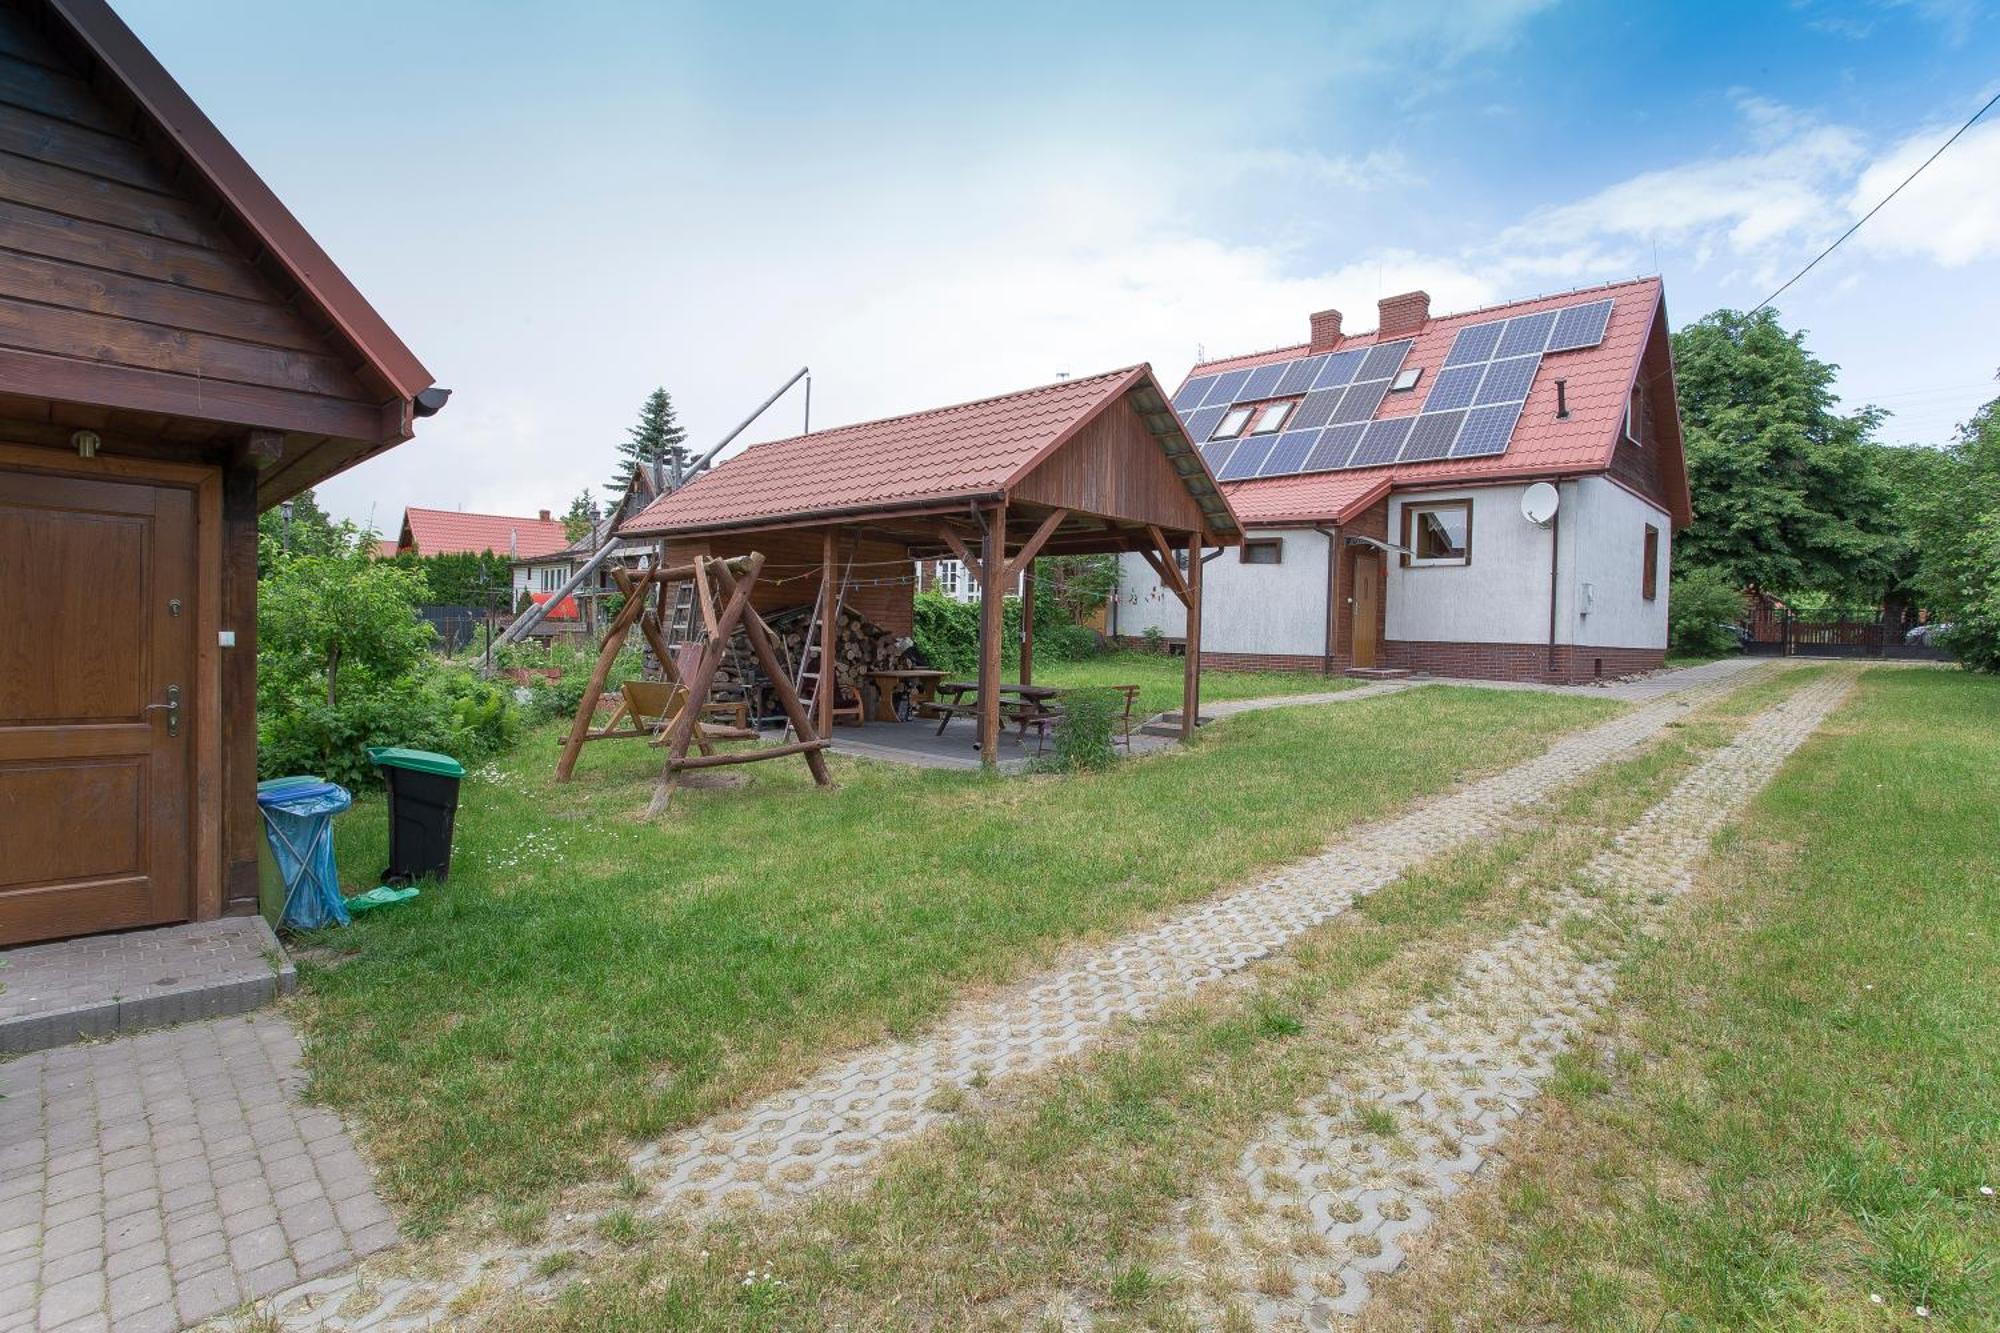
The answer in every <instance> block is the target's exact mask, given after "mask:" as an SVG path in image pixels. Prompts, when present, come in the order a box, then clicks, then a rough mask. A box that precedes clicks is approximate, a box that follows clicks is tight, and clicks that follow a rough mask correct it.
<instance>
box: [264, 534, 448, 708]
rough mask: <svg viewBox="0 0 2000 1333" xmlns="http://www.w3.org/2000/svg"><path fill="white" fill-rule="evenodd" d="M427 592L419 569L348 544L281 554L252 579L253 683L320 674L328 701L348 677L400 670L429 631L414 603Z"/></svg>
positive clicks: (277, 687)
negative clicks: (321, 551)
mask: <svg viewBox="0 0 2000 1333" xmlns="http://www.w3.org/2000/svg"><path fill="white" fill-rule="evenodd" d="M428 594H429V589H428V585H427V584H426V581H425V579H424V575H423V571H421V570H418V569H411V568H409V567H407V566H405V565H402V564H400V563H397V562H395V561H387V560H371V559H369V558H368V555H367V553H366V552H364V551H362V550H361V549H359V548H358V547H357V548H354V549H350V550H348V551H345V552H342V553H339V554H336V555H290V556H287V555H284V554H282V553H280V554H279V555H278V557H277V559H276V560H275V561H274V564H273V568H272V570H271V573H270V574H269V575H268V576H267V577H266V578H264V579H263V580H262V581H261V582H260V583H259V585H258V590H257V641H258V667H259V674H260V676H261V677H262V679H261V680H260V682H259V683H260V685H265V684H268V685H269V686H270V687H271V688H272V690H274V691H277V692H287V691H288V690H289V689H290V688H291V687H293V686H296V685H297V684H298V683H299V682H301V681H303V680H314V681H323V682H324V683H325V687H326V703H327V706H328V707H332V706H333V705H334V704H335V703H336V702H337V701H338V699H339V695H340V689H341V687H342V686H343V685H344V684H346V683H348V682H349V681H357V682H360V681H368V682H380V681H389V680H394V679H396V678H398V677H400V676H403V675H405V674H406V673H408V672H409V671H410V670H411V669H412V668H413V667H415V666H416V664H417V662H418V661H419V660H420V659H421V658H422V656H423V653H424V650H425V649H426V648H427V647H428V646H429V645H430V642H431V639H432V637H433V634H434V632H433V631H432V629H431V627H430V625H429V624H428V623H427V622H425V621H423V620H421V619H419V618H418V616H417V614H416V610H417V606H418V604H419V603H421V602H422V601H423V600H424V599H425V597H426V596H428Z"/></svg>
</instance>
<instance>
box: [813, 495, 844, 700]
mask: <svg viewBox="0 0 2000 1333" xmlns="http://www.w3.org/2000/svg"><path fill="white" fill-rule="evenodd" d="M835 537H836V534H835V532H834V529H832V528H828V529H827V530H826V537H825V539H824V541H823V542H822V543H821V546H820V565H821V575H820V584H819V681H818V683H817V684H815V685H814V686H813V713H814V715H815V716H814V718H813V730H815V731H817V732H818V733H819V734H820V735H822V736H831V735H833V702H834V694H835V692H836V691H838V690H839V688H840V686H839V685H838V684H837V683H836V672H835V667H834V660H835V657H836V655H837V652H838V649H839V647H840V626H838V625H836V624H835V623H834V606H835V603H836V600H837V599H836V597H835V590H834V582H833V581H834V579H835V577H836V576H837V575H838V574H839V558H838V552H837V551H836V550H835V547H836V545H837V542H836V540H835Z"/></svg>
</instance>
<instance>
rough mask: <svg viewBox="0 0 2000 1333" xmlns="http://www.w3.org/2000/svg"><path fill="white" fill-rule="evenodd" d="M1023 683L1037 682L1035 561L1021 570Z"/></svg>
mask: <svg viewBox="0 0 2000 1333" xmlns="http://www.w3.org/2000/svg"><path fill="white" fill-rule="evenodd" d="M1021 683H1022V684H1023V685H1032V684H1034V683H1035V563H1034V561H1032V560H1030V561H1029V562H1028V563H1027V565H1026V566H1025V567H1023V569H1022V570H1021Z"/></svg>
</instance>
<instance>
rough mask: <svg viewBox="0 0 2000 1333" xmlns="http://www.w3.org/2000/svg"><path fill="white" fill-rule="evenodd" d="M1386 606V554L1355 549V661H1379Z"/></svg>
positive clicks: (1360, 663)
mask: <svg viewBox="0 0 2000 1333" xmlns="http://www.w3.org/2000/svg"><path fill="white" fill-rule="evenodd" d="M1381 607H1382V557H1381V556H1380V555H1378V554H1376V553H1375V552H1374V551H1356V552H1355V553H1354V665H1355V666H1358V667H1372V666H1374V665H1375V656H1376V649H1377V648H1379V647H1380V645H1381V636H1380V634H1379V632H1378V629H1377V626H1378V623H1379V621H1380V619H1381V614H1382V612H1381Z"/></svg>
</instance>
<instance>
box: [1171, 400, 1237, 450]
mask: <svg viewBox="0 0 2000 1333" xmlns="http://www.w3.org/2000/svg"><path fill="white" fill-rule="evenodd" d="M1228 410H1229V408H1228V407H1227V405H1224V406H1218V407H1201V408H1196V409H1195V410H1194V411H1192V412H1188V413H1184V414H1183V415H1182V416H1181V424H1182V425H1183V426H1185V427H1187V433H1188V438H1189V439H1190V440H1193V441H1194V442H1195V443H1196V444H1200V443H1201V442H1202V441H1203V440H1206V439H1207V438H1208V437H1209V436H1211V435H1213V434H1215V428H1216V426H1218V425H1220V424H1221V422H1222V414H1223V413H1224V412H1227V411H1228Z"/></svg>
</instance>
